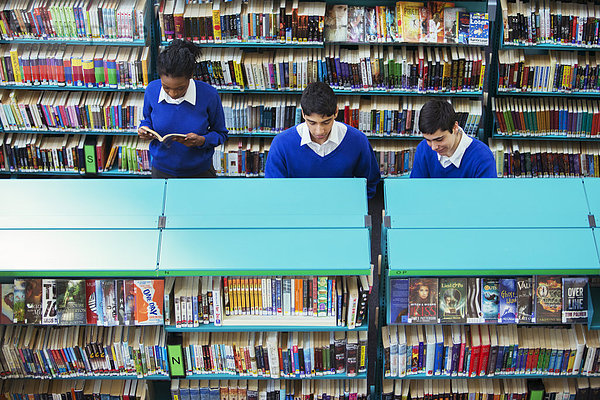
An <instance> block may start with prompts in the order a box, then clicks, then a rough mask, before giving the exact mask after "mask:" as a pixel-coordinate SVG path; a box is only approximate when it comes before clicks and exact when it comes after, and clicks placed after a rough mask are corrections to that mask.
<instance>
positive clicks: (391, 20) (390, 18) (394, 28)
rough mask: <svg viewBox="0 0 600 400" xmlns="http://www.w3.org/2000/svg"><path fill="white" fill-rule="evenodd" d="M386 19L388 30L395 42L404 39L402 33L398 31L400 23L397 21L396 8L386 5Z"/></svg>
mask: <svg viewBox="0 0 600 400" xmlns="http://www.w3.org/2000/svg"><path fill="white" fill-rule="evenodd" d="M385 21H386V26H387V31H388V36H389V37H390V38H391V40H392V41H394V42H400V41H401V40H402V33H401V32H400V31H398V25H397V23H396V21H398V18H396V9H395V8H394V7H386V10H385Z"/></svg>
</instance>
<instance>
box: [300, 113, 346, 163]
mask: <svg viewBox="0 0 600 400" xmlns="http://www.w3.org/2000/svg"><path fill="white" fill-rule="evenodd" d="M296 130H297V131H298V134H299V135H300V138H301V140H300V146H304V145H305V144H307V145H308V147H310V149H311V150H312V151H314V152H315V153H317V154H318V155H319V156H321V157H325V156H326V155H327V154H329V153H331V152H332V151H334V150H335V149H337V147H338V146H339V145H340V143H342V140H344V137H345V136H346V131H347V130H348V127H347V126H346V125H344V124H342V123H341V122H338V121H333V126H332V127H331V132H330V133H329V137H328V138H327V140H326V141H325V143H323V144H318V143H315V142H313V141H312V139H311V138H310V131H309V130H308V125H306V122H303V123H301V124H300V125H298V126H297V127H296Z"/></svg>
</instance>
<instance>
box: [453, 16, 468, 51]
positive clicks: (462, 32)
mask: <svg viewBox="0 0 600 400" xmlns="http://www.w3.org/2000/svg"><path fill="white" fill-rule="evenodd" d="M470 19H471V14H469V13H468V12H459V13H458V20H457V23H456V25H457V26H456V40H457V43H461V44H469V23H470Z"/></svg>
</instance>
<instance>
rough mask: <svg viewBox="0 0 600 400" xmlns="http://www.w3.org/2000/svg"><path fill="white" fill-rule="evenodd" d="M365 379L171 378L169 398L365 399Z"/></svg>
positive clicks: (185, 399) (239, 399)
mask: <svg viewBox="0 0 600 400" xmlns="http://www.w3.org/2000/svg"><path fill="white" fill-rule="evenodd" d="M367 393H368V392H367V381H366V380H364V379H363V380H356V379H352V380H335V381H317V380H303V381H299V380H288V381H280V380H275V379H274V380H245V379H239V380H235V381H234V380H220V381H218V380H198V379H173V380H172V381H171V400H180V399H181V400H198V399H207V400H209V399H210V400H212V399H215V400H216V399H237V400H258V399H265V400H293V399H306V400H309V399H314V400H317V399H320V400H323V399H325V398H330V399H332V400H343V399H345V398H352V399H356V400H367V397H368V395H367Z"/></svg>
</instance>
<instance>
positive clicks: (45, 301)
mask: <svg viewBox="0 0 600 400" xmlns="http://www.w3.org/2000/svg"><path fill="white" fill-rule="evenodd" d="M57 323H58V318H57V314H56V280H55V279H42V324H44V325H56V324H57ZM83 323H84V324H85V321H83Z"/></svg>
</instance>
